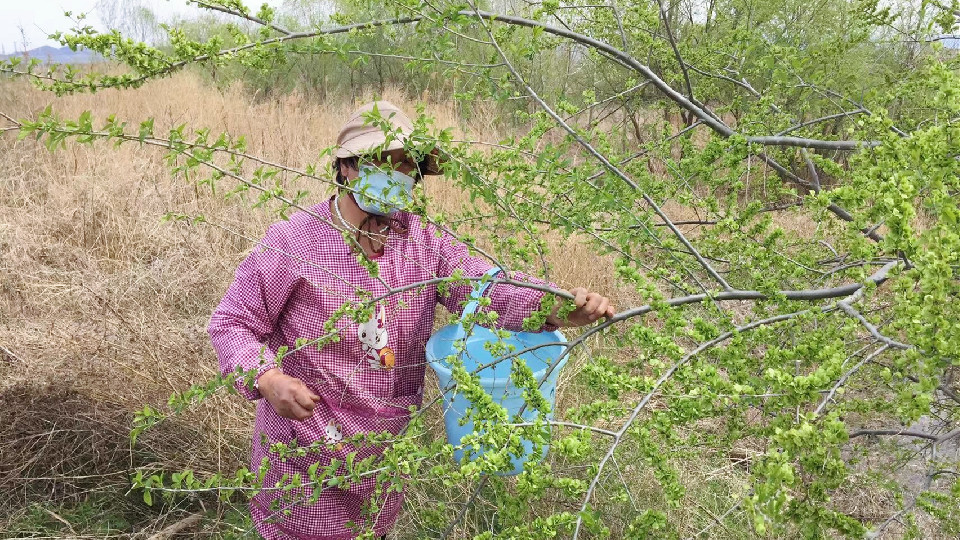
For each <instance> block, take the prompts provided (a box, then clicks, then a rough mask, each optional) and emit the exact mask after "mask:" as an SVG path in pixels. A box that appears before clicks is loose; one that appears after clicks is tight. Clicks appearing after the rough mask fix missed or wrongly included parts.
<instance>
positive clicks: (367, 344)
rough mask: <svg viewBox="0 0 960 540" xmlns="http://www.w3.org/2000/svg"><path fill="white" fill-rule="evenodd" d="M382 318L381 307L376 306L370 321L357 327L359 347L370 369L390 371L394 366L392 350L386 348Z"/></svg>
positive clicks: (385, 334)
mask: <svg viewBox="0 0 960 540" xmlns="http://www.w3.org/2000/svg"><path fill="white" fill-rule="evenodd" d="M383 318H384V316H383V307H381V306H380V305H379V304H377V307H376V309H375V310H374V312H373V315H371V316H370V320H369V321H366V322H364V323H361V324H360V326H359V327H357V337H358V338H359V339H360V347H361V348H362V349H363V355H364V358H365V359H366V361H367V363H368V364H370V367H371V368H372V369H391V368H393V366H394V364H396V355H395V354H394V352H393V349H391V348H390V347H387V326H386V324H385V323H384V320H383Z"/></svg>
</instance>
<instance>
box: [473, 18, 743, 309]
mask: <svg viewBox="0 0 960 540" xmlns="http://www.w3.org/2000/svg"><path fill="white" fill-rule="evenodd" d="M468 3H470V5H471V6H473V7H474V8H475V6H474V5H473V3H472V2H468ZM475 13H476V15H477V17H478V18H479V19H480V21H481V22H480V24H482V25H483V28H484V30H486V32H487V35H488V36H489V38H490V42H491V44H492V46H493V47H494V49H496V51H497V53H498V54H499V55H500V58H501V59H502V60H503V62H504V64H506V67H507V69H508V70H509V71H510V73H511V74H513V77H514V78H515V79H516V80H517V82H518V83H520V85H521V86H523V87H524V89H525V90H526V91H527V93H528V94H529V95H530V97H532V98H533V100H534V101H536V102H537V104H538V105H540V107H541V108H542V109H543V110H544V111H545V112H546V113H547V114H548V115H549V116H550V117H551V118H553V120H554V121H555V122H557V124H559V125H560V126H561V127H562V128H563V129H564V130H565V131H566V132H567V133H569V134H570V136H571V137H573V138H574V139H575V140H576V141H577V142H578V143H580V145H581V146H583V147H584V148H585V149H586V150H587V152H589V153H590V154H591V155H593V157H594V158H596V159H597V160H598V161H600V163H602V164H603V165H604V166H605V167H606V168H607V169H608V170H609V171H610V172H611V173H613V174H614V175H615V176H617V177H619V178H620V179H621V180H622V181H623V182H624V183H625V184H627V185H628V186H630V187H631V188H632V189H633V190H634V191H636V192H638V193H639V194H640V196H641V197H642V198H643V200H644V201H645V202H646V203H647V204H648V205H649V206H650V208H651V209H653V211H654V212H656V214H657V215H658V216H660V219H662V220H663V223H665V224H666V225H667V227H668V228H669V229H670V231H671V232H672V233H673V234H674V235H675V236H676V237H677V239H678V240H680V242H681V243H682V244H683V245H684V247H686V248H687V250H689V251H690V253H691V254H693V256H694V258H696V259H697V262H699V263H700V265H701V266H702V267H703V268H704V270H706V271H707V273H708V274H710V276H711V277H713V279H714V280H715V281H716V282H717V283H719V284H720V286H721V287H723V289H724V290H726V291H730V290H733V288H732V287H730V285H729V284H728V283H727V282H726V280H725V279H723V277H722V276H721V275H720V274H718V273H717V271H716V270H715V269H714V268H713V267H712V266H711V265H710V263H709V262H707V261H706V259H704V258H703V256H702V255H700V252H699V251H698V250H697V249H696V248H695V247H693V244H691V243H690V241H689V240H687V238H686V236H684V234H683V233H682V232H681V231H680V229H678V228H677V227H676V226H675V225H674V224H673V222H672V221H671V220H670V217H669V216H667V214H666V213H665V212H664V211H663V210H662V209H661V208H660V206H659V205H657V203H656V202H655V201H654V200H653V198H652V197H650V196H649V195H647V194H646V193H645V192H644V191H643V190H641V189H640V186H639V185H637V184H636V183H635V182H634V181H633V180H632V179H630V178H629V177H628V176H627V175H626V174H624V173H623V171H621V170H620V169H619V168H618V167H617V166H616V165H614V164H613V163H611V162H610V160H608V159H607V157H606V156H604V155H603V154H601V153H600V152H599V151H597V149H595V148H594V147H593V145H591V144H590V143H589V142H588V141H586V140H585V139H584V138H583V137H581V136H580V134H578V133H577V132H576V130H574V129H573V128H571V127H570V125H568V124H567V123H566V122H564V121H563V118H560V116H559V115H558V114H557V113H556V112H555V111H554V110H553V109H552V108H551V107H550V106H549V105H548V104H547V103H546V102H545V101H543V99H541V98H540V95H539V94H537V92H536V90H534V89H533V88H531V87H530V85H529V84H527V82H526V80H524V78H523V77H522V76H521V75H520V73H519V72H517V70H516V68H514V67H513V64H512V63H511V62H510V59H509V58H508V57H507V55H506V53H504V52H503V49H501V48H500V44H499V43H498V42H497V40H496V38H495V37H494V35H493V31H492V30H491V29H490V27H489V26H488V25H487V24H486V23H485V22H483V19H484V17H483V16H482V15H481V12H480V11H479V10H477V9H476V8H475Z"/></svg>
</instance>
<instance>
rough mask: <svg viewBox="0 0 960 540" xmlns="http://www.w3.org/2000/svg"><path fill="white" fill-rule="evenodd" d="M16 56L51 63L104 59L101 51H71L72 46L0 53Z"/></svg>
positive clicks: (9, 56)
mask: <svg viewBox="0 0 960 540" xmlns="http://www.w3.org/2000/svg"><path fill="white" fill-rule="evenodd" d="M14 56H26V57H28V58H37V59H39V60H41V61H43V62H47V63H51V64H90V63H93V62H102V61H103V59H104V58H103V57H102V56H100V54H99V53H96V52H93V51H91V50H87V49H81V50H78V51H71V50H70V47H60V48H57V47H50V46H47V45H44V46H43V47H37V48H36V49H30V50H29V51H27V52H26V53H16V54H7V55H0V59H3V60H6V59H8V58H12V57H14Z"/></svg>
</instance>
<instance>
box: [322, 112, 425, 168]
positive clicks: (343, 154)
mask: <svg viewBox="0 0 960 540" xmlns="http://www.w3.org/2000/svg"><path fill="white" fill-rule="evenodd" d="M374 108H376V109H377V111H378V112H379V113H380V116H381V117H383V118H384V119H386V120H387V121H388V122H389V123H390V125H391V126H392V128H393V130H394V131H399V134H398V135H397V137H396V138H395V139H393V140H392V141H390V143H389V144H386V145H385V144H384V143H386V141H387V137H386V135H384V133H383V129H381V128H380V126H378V125H375V124H373V123H368V122H366V121H365V120H364V118H363V116H364V114H366V113H369V112H371V111H373V109H374ZM411 133H413V122H411V121H410V117H409V116H407V115H406V114H405V113H404V112H403V111H402V110H400V108H399V107H397V106H396V105H394V104H393V103H390V102H389V101H372V102H370V103H367V104H366V105H363V106H361V107H360V108H359V109H357V110H355V111H353V114H351V115H350V118H348V119H347V121H346V123H344V124H343V127H341V128H340V134H339V135H337V151H336V153H335V154H334V155H335V156H336V157H337V158H348V157H357V156H362V155H364V154H368V153H370V152H371V151H373V150H377V149H379V150H382V151H389V150H398V149H401V148H403V146H404V143H405V142H406V140H407V137H409V136H410V134H411ZM439 161H440V158H439V152H438V151H437V150H436V149H434V151H433V152H431V153H430V155H428V156H426V166H425V167H424V170H423V171H422V172H423V174H440V166H439Z"/></svg>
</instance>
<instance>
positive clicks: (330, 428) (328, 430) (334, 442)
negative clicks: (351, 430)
mask: <svg viewBox="0 0 960 540" xmlns="http://www.w3.org/2000/svg"><path fill="white" fill-rule="evenodd" d="M323 431H324V435H326V439H327V444H329V445H330V446H333V448H334V449H335V450H340V449H341V448H343V443H342V442H341V441H343V434H342V433H340V428H339V427H338V426H337V424H336V422H334V421H333V420H331V421H330V422H328V423H327V425H326V427H325V428H323Z"/></svg>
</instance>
